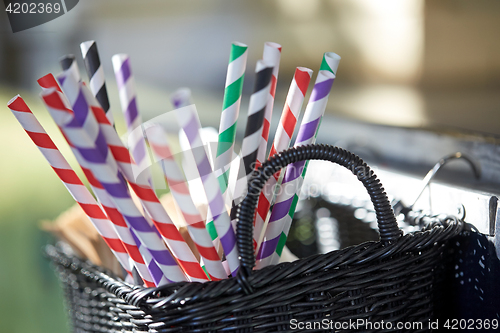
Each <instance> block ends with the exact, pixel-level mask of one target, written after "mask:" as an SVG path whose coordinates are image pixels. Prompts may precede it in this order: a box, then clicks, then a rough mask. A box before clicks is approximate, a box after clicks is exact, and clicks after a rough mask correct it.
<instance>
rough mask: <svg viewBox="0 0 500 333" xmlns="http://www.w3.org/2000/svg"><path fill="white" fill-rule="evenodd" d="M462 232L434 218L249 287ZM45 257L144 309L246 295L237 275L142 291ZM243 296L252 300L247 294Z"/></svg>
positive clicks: (258, 276)
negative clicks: (394, 237) (390, 238)
mask: <svg viewBox="0 0 500 333" xmlns="http://www.w3.org/2000/svg"><path fill="white" fill-rule="evenodd" d="M463 228H464V222H463V221H460V220H458V219H457V218H456V217H453V216H446V217H444V218H443V217H441V218H439V220H437V217H436V219H435V220H434V222H433V223H431V224H429V225H428V226H427V227H425V228H423V229H422V230H418V231H413V232H410V233H407V234H405V235H403V236H402V237H400V238H399V239H397V240H396V241H394V242H391V243H389V244H383V243H381V242H380V241H369V242H364V243H361V244H358V245H353V246H349V247H346V248H344V249H341V250H335V251H331V252H329V253H326V254H316V255H313V256H309V257H306V258H300V259H298V260H296V261H293V262H284V263H280V264H278V265H274V266H268V267H265V268H263V269H260V270H254V271H253V272H252V274H251V275H250V276H249V282H251V283H252V286H254V293H257V294H258V293H259V290H261V289H263V288H264V289H265V288H266V287H268V286H269V285H271V284H275V283H293V281H294V279H300V277H303V276H307V275H311V274H326V273H328V272H329V271H330V270H335V269H342V268H344V267H351V266H356V265H362V264H367V263H370V262H374V261H379V262H380V261H384V260H389V259H390V258H392V257H394V256H401V255H405V254H409V255H415V254H417V255H420V254H422V253H424V252H426V251H429V250H431V249H433V248H436V247H438V246H440V245H442V244H443V243H444V242H446V241H448V240H449V239H451V238H453V237H454V236H456V235H458V234H459V233H460V232H461V231H462V230H463ZM45 255H46V256H47V257H48V258H49V259H50V260H51V261H52V262H54V263H55V264H57V265H60V266H63V267H65V268H66V269H70V270H72V271H73V272H75V273H77V274H83V275H84V276H86V277H87V278H89V279H92V280H94V281H96V282H97V283H98V284H100V285H102V286H103V287H104V288H105V289H106V290H107V291H109V292H111V293H112V294H114V295H116V296H118V297H119V298H121V299H123V300H124V301H126V302H127V303H129V304H131V305H134V306H136V307H139V308H142V309H147V310H148V311H159V310H161V311H163V310H166V309H169V308H172V307H179V306H182V307H188V306H190V305H193V304H197V303H199V302H205V301H207V300H214V299H215V298H217V297H221V296H230V295H234V296H235V297H243V296H245V293H244V291H243V289H242V287H241V285H240V283H239V281H238V279H237V277H229V278H228V279H224V280H219V281H208V282H204V283H201V282H176V283H170V284H166V285H163V286H160V287H156V288H145V287H142V286H138V285H132V284H130V283H127V282H125V281H123V280H122V279H120V278H119V277H116V276H115V275H114V274H113V273H111V272H109V271H107V270H105V269H103V268H102V267H99V266H96V265H94V264H92V263H90V262H89V261H84V260H82V259H79V258H77V257H75V256H69V255H68V254H66V253H64V252H63V251H62V250H60V249H58V248H56V247H55V246H54V245H47V246H46V247H45ZM246 296H252V294H250V295H246Z"/></svg>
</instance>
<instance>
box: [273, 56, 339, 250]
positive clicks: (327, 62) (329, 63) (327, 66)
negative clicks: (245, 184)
mask: <svg viewBox="0 0 500 333" xmlns="http://www.w3.org/2000/svg"><path fill="white" fill-rule="evenodd" d="M339 61H340V57H339V56H338V55H337V54H335V53H333V52H326V53H325V54H323V61H321V67H320V68H319V70H320V71H323V70H325V71H330V72H332V73H333V74H335V76H337V68H338V67H339ZM322 120H323V118H322V119H320V121H319V124H318V128H317V129H316V133H315V134H314V140H315V141H316V137H317V136H318V131H319V128H320V126H321V121H322ZM308 165H309V161H306V163H305V165H304V169H303V170H302V174H301V175H300V177H301V178H302V181H303V180H304V177H305V176H306V172H307V166H308ZM299 194H300V188H299V190H298V192H297V193H295V195H294V197H293V201H292V205H291V206H290V210H289V211H288V215H289V216H290V220H291V219H293V216H294V215H295V209H296V208H297V202H298V201H299ZM289 228H290V226H289V225H288V226H285V229H289ZM287 235H288V230H284V231H282V232H281V235H280V238H279V241H278V245H277V246H276V253H277V254H278V257H281V253H282V252H283V248H284V247H285V244H286V239H287Z"/></svg>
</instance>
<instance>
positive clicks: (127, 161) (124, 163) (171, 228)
mask: <svg viewBox="0 0 500 333" xmlns="http://www.w3.org/2000/svg"><path fill="white" fill-rule="evenodd" d="M82 87H83V88H82V91H83V93H84V96H85V99H86V102H87V103H88V104H89V105H91V107H92V111H93V113H94V116H95V119H96V120H97V122H98V124H99V128H100V130H101V131H102V133H103V137H104V139H105V141H106V142H107V144H108V146H109V149H110V152H111V154H112V155H113V157H114V159H115V161H116V162H117V164H118V168H119V170H120V171H121V174H122V176H123V177H124V178H125V179H126V180H127V181H128V183H129V185H130V187H131V188H132V189H133V191H134V192H135V194H136V195H137V197H138V198H139V200H140V202H141V204H142V205H143V207H144V208H145V210H146V213H147V214H149V216H150V217H151V219H152V221H153V223H154V226H156V229H157V231H159V233H160V234H161V237H162V238H163V240H164V241H165V242H166V243H167V245H168V247H169V248H170V250H171V251H172V254H173V255H174V256H175V258H176V260H177V261H178V262H179V265H180V266H181V267H182V269H183V270H184V272H185V273H186V274H187V276H188V278H189V280H190V281H200V282H203V281H207V280H208V278H207V276H206V274H205V272H204V271H203V269H202V268H201V266H200V264H199V263H198V261H197V260H196V258H195V256H194V254H193V253H192V251H191V249H190V248H189V246H188V245H187V243H186V242H185V241H184V239H183V238H182V235H181V234H180V232H179V230H177V227H176V226H175V224H174V223H173V222H172V220H171V219H170V217H169V216H168V214H167V212H166V211H165V208H164V207H163V206H162V204H161V203H160V200H159V199H158V197H157V196H156V194H155V192H154V190H153V189H152V187H151V186H150V184H149V182H148V181H147V180H145V179H144V178H143V177H139V178H138V179H135V177H134V175H135V174H137V173H136V172H134V170H133V168H134V166H135V162H134V160H133V157H132V156H130V153H129V152H128V150H127V149H126V148H125V146H124V145H123V143H122V141H121V139H120V138H119V136H118V134H117V133H116V131H115V129H114V128H113V126H112V125H111V124H110V123H109V121H108V120H107V118H106V115H105V114H104V111H103V110H102V108H101V107H99V103H98V102H97V101H96V100H95V98H94V96H93V95H92V94H91V93H90V91H89V90H88V88H86V86H82ZM141 218H143V219H144V221H146V223H148V222H147V219H146V218H144V216H142V215H141ZM141 222H142V220H141ZM148 225H149V223H148ZM144 228H145V229H147V230H151V232H154V233H155V236H157V235H156V230H153V229H152V227H151V226H149V228H146V227H144ZM137 235H138V236H139V239H141V242H142V243H143V244H144V245H145V246H147V247H149V245H150V243H151V241H144V240H143V239H142V238H141V233H140V232H137ZM149 238H154V239H156V238H157V237H154V236H153V235H149ZM155 251H156V250H155V249H150V252H151V253H152V255H153V257H154V258H155V260H156V257H155ZM167 252H168V251H167ZM158 263H159V264H162V262H158ZM167 263H170V261H167ZM175 272H176V271H175ZM175 272H174V273H175ZM167 278H168V279H169V280H171V281H173V280H172V279H170V277H169V276H168V275H167Z"/></svg>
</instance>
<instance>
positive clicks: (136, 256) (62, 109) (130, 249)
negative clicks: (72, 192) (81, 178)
mask: <svg viewBox="0 0 500 333" xmlns="http://www.w3.org/2000/svg"><path fill="white" fill-rule="evenodd" d="M42 94H52V95H51V98H49V99H48V100H47V102H46V106H47V107H48V108H49V106H48V105H49V104H50V105H53V107H50V108H51V109H50V110H51V112H50V113H51V115H52V117H53V118H54V120H55V121H56V124H57V125H58V126H59V128H60V129H61V131H63V129H62V124H65V123H67V122H69V121H71V119H72V118H73V114H72V110H70V109H69V104H67V100H66V98H65V96H64V95H63V94H62V93H61V92H59V91H58V90H56V88H50V89H45V90H44V92H43V93H42ZM64 134H65V133H64V131H63V135H64ZM65 138H66V139H67V140H68V138H67V136H65ZM68 143H70V146H71V147H72V149H73V152H74V153H75V157H76V159H77V161H78V162H79V163H80V165H81V166H82V170H83V171H84V173H85V175H86V176H87V179H88V180H89V183H90V184H91V186H92V189H93V191H94V193H95V194H96V196H97V197H98V198H99V201H100V202H101V205H102V207H103V209H104V210H105V211H106V214H107V215H108V218H109V219H110V220H111V222H112V223H113V228H114V230H115V232H116V233H117V235H118V237H119V238H120V240H121V241H122V243H123V245H124V247H125V249H126V251H127V253H128V254H129V256H130V258H131V259H132V260H133V263H134V267H135V268H136V269H137V271H138V272H139V274H140V276H141V278H142V279H143V281H144V283H145V285H146V286H148V287H152V286H155V285H156V284H155V282H154V279H153V277H152V276H151V274H150V272H149V270H148V267H147V266H146V264H145V262H144V260H143V258H142V256H141V254H140V252H139V250H138V248H137V246H136V244H135V242H134V241H133V239H132V236H131V235H130V232H129V230H128V228H127V227H126V224H125V222H124V221H122V220H120V217H121V215H120V214H113V209H108V208H109V207H108V205H109V203H107V202H106V196H107V194H106V195H105V196H104V199H103V193H105V191H104V190H103V189H102V185H101V184H100V183H99V182H98V181H97V179H95V178H94V177H93V175H92V173H91V172H89V170H88V169H87V167H86V162H85V160H84V159H83V156H82V155H81V154H80V152H79V151H78V150H77V149H76V148H75V147H74V146H73V145H72V144H71V142H70V141H69V140H68ZM117 225H124V226H125V227H123V226H122V227H117ZM124 230H126V232H125V231H124ZM127 234H128V237H127Z"/></svg>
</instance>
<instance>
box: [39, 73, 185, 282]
mask: <svg viewBox="0 0 500 333" xmlns="http://www.w3.org/2000/svg"><path fill="white" fill-rule="evenodd" d="M71 79H74V78H72V77H71V76H68V77H66V78H65V81H64V82H63V83H64V84H65V85H66V81H68V80H71ZM77 84H78V82H77ZM83 87H85V86H84V85H83V84H81V85H80V90H77V89H75V88H74V86H73V90H71V89H68V93H69V94H73V93H75V92H76V93H77V97H76V98H75V96H73V95H70V96H69V98H70V99H71V100H74V101H75V102H74V106H73V109H74V111H75V117H74V118H73V119H70V122H67V123H65V122H64V120H62V119H57V118H56V117H54V118H56V119H55V120H56V122H57V123H58V124H59V125H60V126H61V127H62V128H63V132H64V134H65V136H66V137H67V138H68V139H69V141H70V143H71V144H72V145H73V146H74V147H75V148H76V149H77V150H78V152H79V153H80V155H81V157H82V159H83V160H84V162H85V163H86V165H87V167H88V168H89V169H90V170H91V171H92V173H93V176H95V179H96V180H97V181H98V183H100V184H101V185H102V186H103V187H104V189H105V190H106V191H107V192H108V194H109V199H111V200H110V201H111V202H112V203H113V204H114V205H115V207H116V209H115V210H114V211H113V210H111V211H110V212H108V211H107V213H108V215H112V214H113V213H116V211H118V212H119V213H121V215H122V216H123V217H124V219H123V220H122V221H121V223H122V225H121V226H122V227H124V228H125V229H126V228H127V227H129V228H132V229H134V231H135V232H136V234H137V235H138V237H139V239H140V240H141V242H142V243H143V244H144V245H145V246H147V248H148V249H149V250H150V253H151V255H152V257H153V258H154V260H155V261H156V264H155V265H156V266H159V270H156V271H155V270H153V269H151V271H150V272H151V274H152V275H153V276H154V278H155V281H158V278H160V280H161V274H164V275H165V277H166V278H167V279H168V280H169V281H183V280H185V277H184V275H183V273H182V271H181V269H180V268H179V266H177V263H176V262H175V260H174V259H173V258H172V257H171V255H170V252H169V251H168V250H167V249H166V247H165V246H164V244H163V242H162V241H161V240H160V238H158V236H157V235H156V233H155V232H154V231H153V230H152V229H151V227H150V226H149V224H148V223H147V221H146V220H145V218H144V216H142V214H141V213H140V212H139V210H138V209H137V207H136V206H135V205H134V203H133V201H132V199H131V198H130V193H129V191H128V187H127V184H126V183H125V181H124V180H123V179H122V177H121V176H120V175H119V174H118V170H117V169H116V168H115V167H114V166H116V162H115V163H113V162H114V160H113V157H112V156H111V154H109V152H108V147H107V145H106V142H105V141H104V136H103V135H102V132H101V131H100V130H99V126H98V125H97V122H96V120H95V117H94V115H93V112H92V109H91V108H89V105H88V103H87V102H86V96H85V95H84V93H83V90H84V88H83ZM85 88H86V87H85ZM86 90H87V91H88V88H86ZM88 93H89V94H90V95H92V94H91V93H90V91H88ZM42 97H43V99H44V101H45V103H46V104H47V106H48V109H49V111H50V112H51V114H56V116H57V109H58V107H59V108H60V107H61V106H63V107H64V105H63V104H64V100H63V99H62V98H61V97H60V95H58V94H56V91H48V92H44V93H43V94H42ZM101 110H102V109H101ZM89 181H90V180H89ZM96 195H97V193H96ZM103 199H104V200H105V199H106V198H103ZM104 200H103V201H102V203H103V205H105V204H106V203H105V202H104ZM108 207H109V206H108ZM119 217H120V216H114V218H115V219H116V220H118V221H119ZM155 236H156V238H155ZM132 243H135V242H134V241H133V238H132ZM135 248H136V249H137V247H136V246H135ZM137 253H139V251H137ZM149 264H151V263H149ZM155 265H153V266H151V265H148V268H153V267H154V266H155Z"/></svg>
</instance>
